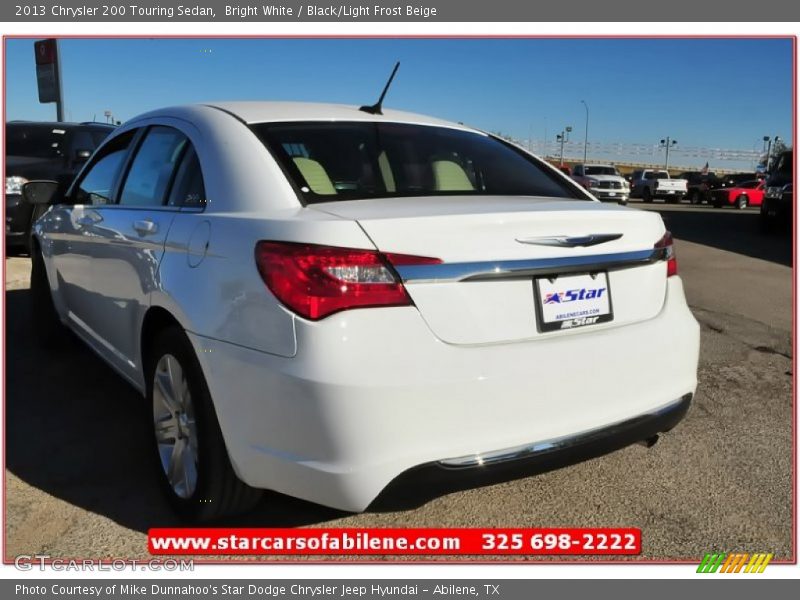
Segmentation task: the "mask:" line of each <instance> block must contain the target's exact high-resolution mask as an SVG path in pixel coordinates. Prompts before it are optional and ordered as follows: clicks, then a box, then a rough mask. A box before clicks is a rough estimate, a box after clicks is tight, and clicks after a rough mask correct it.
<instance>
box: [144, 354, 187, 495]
mask: <svg viewBox="0 0 800 600" xmlns="http://www.w3.org/2000/svg"><path fill="white" fill-rule="evenodd" d="M153 427H154V428H155V437H156V444H157V445H158V455H159V458H160V459H161V468H162V469H163V470H164V474H165V475H166V477H167V481H168V482H169V485H170V487H172V490H173V491H174V492H175V494H176V495H177V496H178V497H180V498H183V499H187V498H190V497H191V496H192V495H193V494H194V492H195V490H196V489H197V470H198V469H197V464H198V462H197V461H198V455H197V445H198V444H197V425H196V422H195V415H194V405H193V403H192V395H191V392H190V391H189V384H188V382H187V380H186V374H185V372H184V369H183V368H182V367H181V364H180V362H178V359H177V358H175V357H174V356H173V355H171V354H165V355H163V356H162V357H161V358H160V359H159V360H158V363H156V369H155V374H154V376H153Z"/></svg>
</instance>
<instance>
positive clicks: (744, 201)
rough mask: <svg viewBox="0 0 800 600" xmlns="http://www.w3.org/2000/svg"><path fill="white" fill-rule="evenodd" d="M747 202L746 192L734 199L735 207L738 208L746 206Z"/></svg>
mask: <svg viewBox="0 0 800 600" xmlns="http://www.w3.org/2000/svg"><path fill="white" fill-rule="evenodd" d="M748 204H749V198H748V197H747V195H746V194H742V195H741V196H739V197H738V198H737V199H736V208H738V209H739V210H742V209H745V208H747V205H748Z"/></svg>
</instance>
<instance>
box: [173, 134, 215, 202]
mask: <svg viewBox="0 0 800 600" xmlns="http://www.w3.org/2000/svg"><path fill="white" fill-rule="evenodd" d="M167 204H169V206H188V207H193V208H202V207H204V206H205V205H206V191H205V186H204V184H203V173H202V171H201V170H200V161H199V160H198V159H197V153H196V152H195V151H194V148H192V147H191V146H190V147H189V149H188V150H187V151H186V154H185V156H184V157H183V160H182V161H181V166H180V167H178V174H177V175H176V176H175V183H174V185H173V186H172V191H171V192H170V194H169V201H168V203H167Z"/></svg>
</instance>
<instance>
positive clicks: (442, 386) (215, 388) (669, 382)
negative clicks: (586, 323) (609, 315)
mask: <svg viewBox="0 0 800 600" xmlns="http://www.w3.org/2000/svg"><path fill="white" fill-rule="evenodd" d="M296 331H297V338H298V353H297V356H295V357H294V358H281V357H278V356H273V355H269V354H265V353H262V352H257V351H254V350H249V349H246V348H243V347H241V346H236V345H233V344H228V343H225V342H219V341H216V340H211V339H208V338H204V337H200V336H197V335H193V334H190V338H191V339H192V342H193V344H194V345H195V348H196V350H197V354H198V357H199V359H200V361H201V364H202V366H203V369H204V372H205V374H206V377H207V379H208V384H209V388H210V390H211V393H212V396H213V398H214V402H215V405H216V408H217V414H218V416H219V421H220V425H221V428H222V431H223V435H224V438H225V441H226V445H227V447H228V451H229V454H230V456H231V460H232V463H233V465H234V468H235V469H236V471H237V473H238V475H239V476H240V477H241V478H242V479H243V480H244V481H245V482H247V483H248V484H250V485H252V486H255V487H263V488H269V489H274V490H276V491H279V492H283V493H286V494H289V495H292V496H296V497H299V498H303V499H306V500H310V501H313V502H317V503H319V504H324V505H327V506H332V507H335V508H339V509H343V510H350V511H361V510H364V509H365V508H366V507H367V506H368V505H369V504H370V503H371V502H372V501H373V499H374V498H375V497H376V496H377V495H378V494H379V493H380V492H381V491H382V490H383V489H384V488H385V487H386V486H387V484H389V483H390V482H391V481H392V480H393V479H395V478H396V477H398V476H399V475H400V474H402V473H404V472H406V471H408V470H409V469H412V468H414V467H418V466H420V465H430V464H436V465H439V467H442V466H444V467H450V468H451V469H452V468H454V466H458V465H456V462H458V461H459V460H460V461H462V462H463V463H464V465H467V464H468V463H469V459H468V458H467V459H465V458H464V457H473V458H474V459H475V461H478V462H479V461H480V457H503V458H504V459H505V460H511V459H513V458H514V456H516V455H517V454H519V453H520V452H523V450H522V449H525V448H528V449H531V448H533V449H538V450H537V452H524V454H526V456H525V457H526V458H534V457H535V456H536V455H538V457H539V458H542V457H545V456H549V457H552V455H553V453H554V452H555V453H556V454H563V453H569V452H574V451H576V450H577V449H580V448H582V447H585V446H586V445H587V444H590V443H591V444H597V443H601V444H605V445H611V446H613V445H615V444H617V445H618V444H619V443H620V442H622V445H626V444H627V443H631V442H634V441H637V439H635V438H637V437H639V439H643V438H647V437H651V436H652V435H653V434H655V433H657V432H658V431H663V430H666V429H669V428H671V427H672V426H674V424H675V423H677V421H678V420H680V418H681V417H682V416H683V414H684V413H685V409H684V408H682V407H684V406H688V396H689V395H691V394H693V393H694V391H695V387H696V384H697V361H698V352H699V327H698V325H697V322H696V321H695V320H694V318H693V316H692V315H691V313H690V311H689V309H688V307H687V305H686V301H685V298H684V294H683V287H682V283H681V281H680V279H679V278H677V277H672V278H670V279H669V281H668V285H667V295H666V298H665V303H664V306H663V309H662V310H661V312H660V313H659V314H658V316H657V317H655V318H653V319H649V320H647V321H644V322H640V323H636V324H632V325H625V326H619V327H607V328H597V329H595V330H592V331H590V330H583V331H581V330H576V331H574V332H570V333H566V334H559V335H555V336H551V337H549V338H547V339H537V340H535V341H527V342H517V343H509V344H484V345H475V346H455V345H450V344H446V343H444V342H441V341H440V340H438V339H436V338H435V337H434V336H433V335H432V333H431V332H430V330H429V329H428V327H427V325H426V324H425V323H424V321H423V319H422V318H420V315H419V313H418V311H417V309H416V308H414V307H403V308H385V309H367V310H356V311H349V312H345V313H340V314H338V315H334V316H332V317H330V318H328V319H325V320H324V321H321V322H316V323H310V322H306V321H301V320H299V319H298V320H297V321H296ZM665 357H666V358H665ZM677 399H683V400H682V401H681V404H680V406H676V400H677ZM670 415H671V416H670ZM673 417H674V419H673ZM671 419H672V420H671ZM673 421H674V422H673ZM640 436H641V437H640ZM554 440H561V442H559V443H560V444H561V446H563V447H559V448H557V449H555V448H554V450H553V451H552V452H548V451H543V448H545V447H546V446H542V444H551V443H555V442H554ZM565 440H570V442H569V443H563V442H564V441H565ZM475 457H478V458H475ZM500 462H504V461H500ZM464 465H462V466H464Z"/></svg>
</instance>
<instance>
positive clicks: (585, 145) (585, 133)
mask: <svg viewBox="0 0 800 600" xmlns="http://www.w3.org/2000/svg"><path fill="white" fill-rule="evenodd" d="M581 104H583V107H584V108H585V109H586V126H585V127H584V128H583V165H584V166H586V153H587V152H588V149H589V105H588V104H586V100H581Z"/></svg>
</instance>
